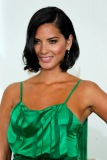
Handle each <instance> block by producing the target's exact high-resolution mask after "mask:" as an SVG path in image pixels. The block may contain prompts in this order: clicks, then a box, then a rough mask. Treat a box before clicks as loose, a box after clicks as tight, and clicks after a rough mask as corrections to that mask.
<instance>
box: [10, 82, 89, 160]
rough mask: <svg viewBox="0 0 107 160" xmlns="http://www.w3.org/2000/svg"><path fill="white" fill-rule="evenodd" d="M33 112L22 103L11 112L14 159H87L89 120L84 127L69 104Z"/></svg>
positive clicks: (11, 142) (11, 140)
mask: <svg viewBox="0 0 107 160" xmlns="http://www.w3.org/2000/svg"><path fill="white" fill-rule="evenodd" d="M79 83H80V80H79V81H78V82H77V84H76V85H75V86H74V88H73V89H72V91H71V92H70V94H69V95H68V97H67V99H66V100H65V102H64V103H61V104H57V105H53V106H50V107H47V108H45V109H43V110H30V109H28V108H27V107H26V106H25V105H24V104H23V102H22V83H20V102H19V103H17V105H16V106H15V107H14V108H13V109H12V111H11V115H10V117H11V118H10V123H9V126H8V132H7V138H8V143H9V146H10V149H11V150H12V152H13V154H14V160H45V159H47V160H54V159H55V160H87V120H86V121H85V122H84V123H83V124H82V123H81V122H80V121H79V120H78V118H77V117H76V116H75V115H74V114H73V112H72V111H71V110H70V109H69V108H68V107H67V105H66V103H67V101H68V100H69V98H70V96H71V95H72V93H73V92H74V91H75V89H76V88H77V86H78V84H79Z"/></svg>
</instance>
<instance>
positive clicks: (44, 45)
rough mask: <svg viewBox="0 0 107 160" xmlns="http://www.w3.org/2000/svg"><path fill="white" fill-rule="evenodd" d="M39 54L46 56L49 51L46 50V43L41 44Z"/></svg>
mask: <svg viewBox="0 0 107 160" xmlns="http://www.w3.org/2000/svg"><path fill="white" fill-rule="evenodd" d="M40 51H41V54H47V53H48V51H49V49H48V45H47V44H46V43H43V44H41V50H40Z"/></svg>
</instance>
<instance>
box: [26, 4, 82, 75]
mask: <svg viewBox="0 0 107 160" xmlns="http://www.w3.org/2000/svg"><path fill="white" fill-rule="evenodd" d="M45 23H53V24H54V25H55V26H56V27H57V28H58V29H59V30H60V33H61V34H63V36H64V37H65V39H66V40H67V39H68V38H69V35H70V34H71V35H72V36H73V42H72V46H71V48H70V50H69V58H68V56H67V54H65V57H64V59H63V61H62V62H61V64H60V68H61V70H62V71H67V69H70V68H72V66H73V65H74V64H75V61H76V60H77V58H78V56H79V45H78V41H77V37H76V34H75V30H74V27H73V24H72V22H71V20H70V19H69V17H68V16H67V15H66V14H65V13H64V12H63V11H62V10H61V9H59V8H57V7H45V8H42V9H40V10H38V11H37V12H36V13H35V14H34V15H33V16H32V17H31V20H30V22H29V24H28V28H27V37H26V44H25V48H24V51H23V61H24V64H25V67H24V70H26V69H28V70H29V71H31V72H38V71H39V70H40V69H41V67H40V65H39V62H38V58H37V56H36V54H35V51H34V37H35V33H36V31H37V29H38V27H39V26H40V25H42V24H45ZM67 52H68V51H66V53H67Z"/></svg>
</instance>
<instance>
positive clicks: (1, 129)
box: [0, 87, 12, 160]
mask: <svg viewBox="0 0 107 160" xmlns="http://www.w3.org/2000/svg"><path fill="white" fill-rule="evenodd" d="M11 108H12V94H11V87H8V88H7V89H6V90H5V92H4V94H3V98H2V101H1V104H0V160H10V159H11V151H10V149H9V146H8V142H7V128H8V124H9V120H10V112H11Z"/></svg>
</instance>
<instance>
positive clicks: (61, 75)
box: [38, 70, 68, 84]
mask: <svg viewBox="0 0 107 160" xmlns="http://www.w3.org/2000/svg"><path fill="white" fill-rule="evenodd" d="M67 75H68V73H67V72H63V71H61V70H57V71H52V70H41V72H40V73H39V74H38V78H39V82H42V83H46V84H51V83H54V82H61V81H64V79H65V78H66V76H67Z"/></svg>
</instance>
